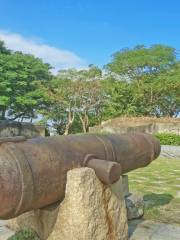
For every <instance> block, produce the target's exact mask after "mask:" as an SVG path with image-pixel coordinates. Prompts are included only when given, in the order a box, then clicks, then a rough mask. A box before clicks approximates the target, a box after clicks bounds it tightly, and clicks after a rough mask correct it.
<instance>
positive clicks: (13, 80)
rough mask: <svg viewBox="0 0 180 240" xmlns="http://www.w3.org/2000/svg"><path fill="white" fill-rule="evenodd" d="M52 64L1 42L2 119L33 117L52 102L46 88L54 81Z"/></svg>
mask: <svg viewBox="0 0 180 240" xmlns="http://www.w3.org/2000/svg"><path fill="white" fill-rule="evenodd" d="M50 68H51V67H50V65H49V64H44V63H43V62H42V60H41V59H39V58H35V57H34V56H33V55H29V54H23V53H21V52H11V51H9V50H8V49H6V48H5V46H4V44H3V43H2V42H0V118H1V119H10V120H15V119H21V120H23V119H24V118H28V119H32V118H35V117H36V116H37V113H38V111H39V110H41V109H42V108H45V107H46V104H47V103H48V96H47V95H46V94H45V91H44V90H43V87H44V86H45V85H46V84H47V83H48V81H50V80H51V78H52V76H51V73H50Z"/></svg>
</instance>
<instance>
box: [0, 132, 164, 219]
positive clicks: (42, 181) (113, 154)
mask: <svg viewBox="0 0 180 240" xmlns="http://www.w3.org/2000/svg"><path fill="white" fill-rule="evenodd" d="M159 153H160V144H159V141H158V140H157V139H155V138H153V137H152V136H151V135H148V134H141V133H139V134H137V133H136V134H123V135H94V134H93V135H79V136H76V135H69V136H57V137H47V138H34V139H29V140H26V141H23V139H18V141H17V142H14V141H11V142H7V141H5V142H4V143H2V141H1V143H0V218H1V219H9V218H13V217H15V216H18V215H20V214H22V213H24V212H27V211H30V210H32V209H38V208H42V207H45V206H47V205H49V204H52V203H55V202H57V201H62V200H63V198H64V194H65V186H66V175H67V171H68V170H70V169H73V168H78V167H83V166H88V167H91V168H93V169H94V170H95V172H96V175H97V176H98V177H99V179H100V180H101V181H102V182H104V183H105V184H111V183H113V182H115V181H117V180H118V178H119V176H120V175H121V174H123V173H126V172H129V171H131V170H133V169H136V168H140V167H145V166H146V165H148V164H149V163H150V162H151V161H152V160H154V159H155V158H157V157H158V155H159Z"/></svg>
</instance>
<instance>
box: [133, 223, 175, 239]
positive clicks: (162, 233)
mask: <svg viewBox="0 0 180 240" xmlns="http://www.w3.org/2000/svg"><path fill="white" fill-rule="evenodd" d="M129 230H130V231H129V232H130V236H129V237H130V238H129V240H179V239H180V227H179V226H177V225H173V224H165V223H159V222H155V221H150V220H146V221H138V220H132V221H130V223H129Z"/></svg>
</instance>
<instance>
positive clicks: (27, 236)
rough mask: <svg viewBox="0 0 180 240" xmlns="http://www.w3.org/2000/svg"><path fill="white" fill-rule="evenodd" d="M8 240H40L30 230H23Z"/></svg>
mask: <svg viewBox="0 0 180 240" xmlns="http://www.w3.org/2000/svg"><path fill="white" fill-rule="evenodd" d="M8 240H40V238H39V237H38V235H37V234H36V233H35V232H34V231H33V230H31V229H24V230H21V231H19V232H17V233H16V234H15V235H13V236H12V237H10V238H9V239H8Z"/></svg>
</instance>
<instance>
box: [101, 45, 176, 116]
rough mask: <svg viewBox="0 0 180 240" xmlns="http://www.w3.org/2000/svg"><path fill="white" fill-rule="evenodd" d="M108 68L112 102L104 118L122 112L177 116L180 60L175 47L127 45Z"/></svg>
mask: <svg viewBox="0 0 180 240" xmlns="http://www.w3.org/2000/svg"><path fill="white" fill-rule="evenodd" d="M106 69H107V70H108V73H109V75H110V76H111V78H110V79H108V78H107V79H106V81H107V83H106V85H107V86H108V87H106V89H107V91H108V93H109V94H110V102H109V104H108V107H107V108H106V110H107V111H106V112H105V113H104V119H107V118H109V117H116V116H120V115H126V116H129V115H130V116H155V117H165V116H168V117H176V116H177V115H178V113H179V112H180V94H179V89H180V62H179V60H178V59H177V57H176V52H175V49H174V48H171V47H168V46H163V45H154V46H152V47H150V48H146V47H144V46H137V47H135V48H133V49H123V50H121V51H119V52H117V53H115V54H114V55H113V59H112V62H111V63H109V64H107V65H106ZM112 76H113V77H112ZM112 78H114V81H112Z"/></svg>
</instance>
